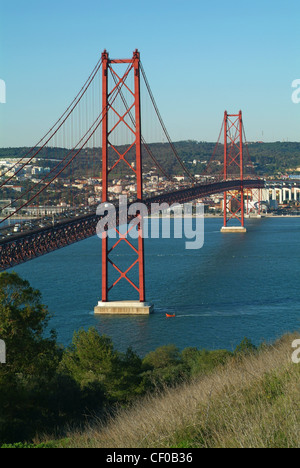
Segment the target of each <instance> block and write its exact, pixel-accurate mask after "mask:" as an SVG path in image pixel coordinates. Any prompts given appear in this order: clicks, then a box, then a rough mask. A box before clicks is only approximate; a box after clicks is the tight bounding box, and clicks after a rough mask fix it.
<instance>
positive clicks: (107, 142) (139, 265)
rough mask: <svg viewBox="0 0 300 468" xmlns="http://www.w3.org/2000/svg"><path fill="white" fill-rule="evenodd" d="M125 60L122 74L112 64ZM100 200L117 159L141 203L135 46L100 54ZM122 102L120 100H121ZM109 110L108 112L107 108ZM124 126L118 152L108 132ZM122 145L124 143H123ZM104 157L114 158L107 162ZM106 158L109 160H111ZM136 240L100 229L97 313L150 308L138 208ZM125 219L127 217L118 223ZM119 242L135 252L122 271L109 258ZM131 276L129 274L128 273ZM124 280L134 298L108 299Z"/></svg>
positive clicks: (148, 310) (141, 311) (139, 311)
mask: <svg viewBox="0 0 300 468" xmlns="http://www.w3.org/2000/svg"><path fill="white" fill-rule="evenodd" d="M118 64H120V65H122V64H128V67H127V70H126V71H125V72H124V74H123V76H122V74H118V73H117V72H116V71H115V68H116V65H118ZM102 67H103V69H102V119H103V120H102V203H106V202H109V200H108V185H109V175H110V173H111V172H112V171H113V170H114V169H115V167H116V166H118V165H119V164H120V163H125V164H127V166H128V167H129V168H130V170H131V171H132V172H133V173H134V175H135V178H136V186H137V201H138V202H141V203H142V200H143V181H142V150H141V103H140V54H139V52H138V50H136V51H135V52H134V53H133V58H132V59H121V60H111V59H109V56H108V53H107V52H106V51H104V52H103V54H102ZM109 72H110V75H111V76H112V79H113V80H114V83H113V84H112V86H111V89H109V83H108V75H109ZM130 73H132V74H133V76H134V79H133V84H132V85H131V87H132V88H133V89H130V88H129V86H130V84H129V80H128V76H129V74H130ZM124 91H127V92H129V94H130V98H131V99H132V100H133V102H132V104H131V105H130V106H128V105H127V102H126V100H125V98H124V94H123V92H124ZM117 98H118V99H119V106H120V105H121V106H122V107H123V108H124V110H123V109H122V112H123V114H122V112H120V109H119V107H117ZM122 103H123V104H122ZM110 111H112V112H110ZM110 114H112V116H113V118H114V119H116V116H117V121H116V122H114V124H111V125H112V128H109V123H110V122H111V121H109V119H108V117H109V115H110ZM122 125H123V126H125V127H126V129H128V130H129V132H131V133H130V135H131V139H133V141H131V142H130V143H129V144H128V147H127V148H126V150H125V151H124V153H120V150H119V148H118V147H117V146H116V145H114V144H112V143H111V142H112V141H113V137H112V134H113V133H114V132H115V130H116V129H117V128H118V127H120V126H122ZM124 146H126V145H124ZM133 149H134V150H135V164H130V163H129V162H128V161H127V159H126V157H127V156H128V154H129V152H130V151H131V150H133ZM108 157H110V158H111V159H114V160H113V161H112V162H110V163H109V162H108ZM111 159H110V161H111ZM136 219H137V225H138V226H137V229H138V240H137V246H134V244H133V243H131V242H130V241H129V240H128V237H129V233H130V231H131V229H132V228H130V229H128V226H127V232H126V233H125V234H121V230H120V229H119V228H117V226H115V227H114V231H115V234H116V236H115V237H117V239H118V240H117V241H116V242H115V244H114V245H113V246H112V247H109V246H108V244H109V243H108V239H107V235H108V233H107V231H105V232H103V233H102V301H100V302H99V303H98V305H97V306H96V307H95V313H97V314H122V315H124V314H126V315H128V314H130V315H131V314H133V315H138V314H141V315H144V314H149V313H151V312H152V310H153V307H152V306H151V305H149V304H147V303H146V302H145V300H146V299H145V266H144V238H143V217H142V214H141V213H140V211H137V212H136ZM124 222H125V223H127V219H126V220H123V222H122V221H121V222H120V219H119V224H124ZM121 243H123V244H124V243H126V244H127V245H128V246H129V247H131V249H132V251H131V253H132V255H133V256H135V259H134V260H133V263H132V264H131V265H130V266H129V268H127V269H126V271H122V269H121V268H119V267H118V266H117V264H116V263H115V262H114V261H113V260H112V259H111V258H110V254H111V253H113V252H114V251H115V249H116V248H118V246H119V245H120V244H121ZM109 265H110V268H111V267H113V269H114V270H115V271H116V272H117V274H118V275H119V278H117V279H116V280H115V281H114V282H113V281H112V283H113V284H112V285H111V286H109V272H108V266H109ZM134 269H137V278H136V279H135V278H132V276H131V275H132V273H133V271H134ZM130 276H131V277H130ZM121 280H125V281H126V282H127V283H128V284H129V285H130V286H132V287H133V289H135V291H136V292H137V293H138V296H139V300H138V301H131V300H129V301H117V302H110V301H109V298H108V295H109V292H110V291H111V290H112V289H113V288H114V287H115V286H116V285H117V284H118V283H119V282H120V281H121Z"/></svg>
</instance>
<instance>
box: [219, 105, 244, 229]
mask: <svg viewBox="0 0 300 468" xmlns="http://www.w3.org/2000/svg"><path fill="white" fill-rule="evenodd" d="M230 178H231V179H232V178H239V180H241V186H240V189H239V190H237V191H226V192H224V225H223V227H222V229H221V232H226V233H227V232H246V228H245V216H244V211H245V202H244V185H243V180H244V171H243V121H242V111H240V112H239V114H228V113H227V111H225V113H224V180H228V179H230ZM231 221H235V224H231V223H229V222H231Z"/></svg>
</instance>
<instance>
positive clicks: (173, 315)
mask: <svg viewBox="0 0 300 468" xmlns="http://www.w3.org/2000/svg"><path fill="white" fill-rule="evenodd" d="M166 317H167V318H171V317H176V315H175V314H166Z"/></svg>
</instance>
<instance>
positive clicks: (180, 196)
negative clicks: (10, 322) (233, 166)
mask: <svg viewBox="0 0 300 468" xmlns="http://www.w3.org/2000/svg"><path fill="white" fill-rule="evenodd" d="M264 185H265V182H264V181H263V180H244V181H243V182H242V181H240V180H229V181H224V182H217V183H216V182H215V183H211V184H205V185H194V186H193V187H190V188H187V189H183V190H178V191H175V192H168V193H162V194H160V195H157V196H155V197H151V198H147V199H145V200H143V203H144V204H145V205H146V206H147V209H148V212H149V213H150V210H151V205H152V204H153V203H159V204H162V203H168V204H169V205H172V204H173V203H181V204H182V203H187V202H190V201H192V200H195V199H197V198H203V197H205V196H209V195H213V194H216V193H221V192H224V191H230V190H240V188H241V186H243V187H244V188H245V189H247V188H249V189H250V188H264ZM99 219H100V217H99V216H97V215H96V213H95V212H94V213H90V214H83V215H81V216H77V217H74V218H71V219H67V220H63V221H61V220H60V221H58V222H57V223H55V224H54V225H53V226H46V227H43V228H38V229H33V230H30V231H27V232H25V233H24V232H23V233H16V234H14V235H11V236H10V237H8V238H6V239H4V240H1V241H0V271H4V270H7V269H8V268H12V267H14V266H16V265H19V264H21V263H24V262H27V261H29V260H32V259H34V258H37V257H40V256H42V255H45V254H47V253H50V252H53V251H55V250H58V249H61V248H63V247H67V246H68V245H71V244H74V243H76V242H79V241H81V240H84V239H87V238H89V237H92V236H94V235H96V226H97V224H98V222H99ZM130 219H132V217H131V218H130Z"/></svg>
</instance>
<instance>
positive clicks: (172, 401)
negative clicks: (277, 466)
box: [37, 334, 300, 448]
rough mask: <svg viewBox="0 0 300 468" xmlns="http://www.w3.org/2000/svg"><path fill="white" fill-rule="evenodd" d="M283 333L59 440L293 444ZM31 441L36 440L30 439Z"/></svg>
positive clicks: (295, 428) (296, 376)
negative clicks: (251, 351)
mask: <svg viewBox="0 0 300 468" xmlns="http://www.w3.org/2000/svg"><path fill="white" fill-rule="evenodd" d="M295 339H299V334H296V335H285V336H284V337H283V338H282V339H280V340H279V341H277V342H276V343H275V344H274V345H273V346H266V347H265V348H264V349H262V350H261V351H260V352H259V353H254V354H252V355H248V356H241V357H238V358H237V357H235V358H232V359H230V360H229V362H228V363H227V364H226V365H225V366H222V367H220V368H217V369H216V370H215V371H213V372H212V373H211V374H209V375H207V376H205V377H201V378H200V379H197V380H195V381H193V382H189V383H186V384H182V385H180V386H178V387H177V388H172V389H170V388H169V389H166V390H164V391H163V392H160V393H158V394H156V395H152V396H148V397H147V398H144V399H142V400H140V401H139V402H138V403H136V404H134V405H133V406H132V407H131V408H127V409H121V410H120V411H119V412H117V414H115V416H114V417H111V419H110V420H109V421H108V422H106V423H105V425H102V424H101V421H97V420H96V418H95V420H94V421H93V422H92V423H90V425H89V426H88V427H86V428H85V429H84V430H82V431H70V433H69V434H68V436H67V438H66V439H64V440H63V441H53V438H52V440H51V442H50V441H47V440H43V441H41V440H40V441H39V442H43V443H44V444H46V445H47V443H48V444H49V446H56V447H59V446H61V447H63V448H74V447H78V448H218V447H220V448H296V447H299V446H300V364H294V363H293V362H292V359H291V356H292V352H293V349H292V342H293V340H295ZM37 442H38V441H37Z"/></svg>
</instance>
